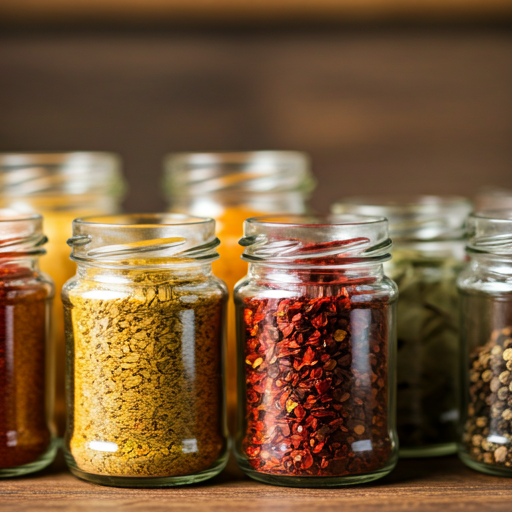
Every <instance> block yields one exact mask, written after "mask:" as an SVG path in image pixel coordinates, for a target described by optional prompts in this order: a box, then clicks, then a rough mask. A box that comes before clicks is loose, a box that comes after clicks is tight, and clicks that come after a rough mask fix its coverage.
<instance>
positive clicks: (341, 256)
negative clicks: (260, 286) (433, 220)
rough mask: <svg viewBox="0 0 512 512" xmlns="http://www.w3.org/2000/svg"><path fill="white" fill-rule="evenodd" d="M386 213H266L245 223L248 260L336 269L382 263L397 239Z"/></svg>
mask: <svg viewBox="0 0 512 512" xmlns="http://www.w3.org/2000/svg"><path fill="white" fill-rule="evenodd" d="M387 225H388V221H387V220H386V219H385V218H384V217H371V216H363V215H355V214H346V215H333V214H331V215H281V216H276V215H265V216H262V217H252V218H250V219H247V220H246V221H245V222H244V236H243V238H241V239H240V241H239V244H240V245H242V246H243V247H245V249H244V253H243V255H242V259H244V260H246V261H248V262H252V263H271V264H277V265H290V266H300V267H303V268H304V267H307V268H315V267H318V266H319V265H321V266H322V268H329V267H331V268H336V267H339V266H346V265H353V264H360V263H365V264H368V263H372V262H373V263H379V264H380V263H382V262H384V261H387V260H388V259H389V258H390V257H391V256H390V255H389V250H390V248H391V245H392V242H391V239H390V238H389V236H388V228H387Z"/></svg>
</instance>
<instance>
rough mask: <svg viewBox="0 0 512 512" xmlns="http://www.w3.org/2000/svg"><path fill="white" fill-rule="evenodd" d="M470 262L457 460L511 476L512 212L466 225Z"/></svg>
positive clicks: (465, 278) (464, 288)
mask: <svg viewBox="0 0 512 512" xmlns="http://www.w3.org/2000/svg"><path fill="white" fill-rule="evenodd" d="M468 232H469V240H468V245H467V253H468V255H469V257H470V262H469V263H468V265H467V267H466V269H465V270H464V271H463V272H462V274H461V275H460V277H459V279H458V282H457V284H458V288H459V291H460V294H461V307H462V310H461V319H462V324H461V330H462V332H461V335H462V336H461V337H462V406H461V428H460V432H461V437H460V439H459V447H458V451H459V456H460V458H461V459H462V461H463V462H465V463H466V464H467V465H468V466H470V467H472V468H473V469H476V470H479V471H482V472H484V473H490V474H493V475H499V476H509V477H512V211H510V210H508V211H506V210H505V211H484V212H480V213H476V214H472V215H471V216H470V217H469V221H468Z"/></svg>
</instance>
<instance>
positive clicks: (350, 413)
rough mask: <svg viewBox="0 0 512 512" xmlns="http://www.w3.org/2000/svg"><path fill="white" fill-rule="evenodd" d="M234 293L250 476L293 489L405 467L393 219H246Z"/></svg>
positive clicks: (244, 458)
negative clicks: (388, 266)
mask: <svg viewBox="0 0 512 512" xmlns="http://www.w3.org/2000/svg"><path fill="white" fill-rule="evenodd" d="M240 243H241V245H243V246H245V251H244V255H243V258H244V259H245V261H247V262H249V271H248V274H247V276H246V277H245V278H244V279H243V280H242V281H240V282H239V283H238V284H237V286H236V288H235V305H236V314H237V329H238V354H239V357H238V374H239V379H238V396H239V402H238V422H237V423H238V427H237V435H236V449H235V454H236V457H237V459H238V462H239V464H240V466H241V468H242V469H243V470H244V471H245V472H246V473H247V474H248V475H249V476H251V477H252V478H254V479H256V480H260V481H262V482H266V483H271V484H277V485H285V486H295V487H331V486H341V485H350V484H357V483H364V482H369V481H372V480H375V479H377V478H380V477H382V476H384V475H386V474H387V473H389V472H390V471H391V470H392V469H393V467H394V466H395V464H396V461H397V450H398V447H397V442H396V428H395V379H394V374H395V363H396V361H395V356H396V354H395V344H396V332H395V322H396V319H395V303H396V298H397V290H396V286H395V284H394V283H393V281H391V280H390V279H389V278H388V277H386V276H385V275H384V272H383V265H382V264H383V262H384V261H385V260H387V259H388V258H389V254H388V251H389V248H390V246H391V241H390V240H389V238H388V232H387V221H386V220H385V219H383V218H372V217H362V216H354V215H346V216H330V217H324V216H280V217H259V218H253V219H248V220H247V221H246V222H245V224H244V237H243V239H242V240H241V241H240Z"/></svg>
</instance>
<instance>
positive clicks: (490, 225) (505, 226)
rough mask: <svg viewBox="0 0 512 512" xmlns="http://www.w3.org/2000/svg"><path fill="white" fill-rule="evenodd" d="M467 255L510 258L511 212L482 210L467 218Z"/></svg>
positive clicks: (511, 237) (511, 254) (511, 243)
mask: <svg viewBox="0 0 512 512" xmlns="http://www.w3.org/2000/svg"><path fill="white" fill-rule="evenodd" d="M466 250H467V251H468V253H480V254H489V255H496V256H505V257H510V256H512V210H483V211H479V212H474V213H472V214H471V215H470V216H469V218H468V243H467V245H466Z"/></svg>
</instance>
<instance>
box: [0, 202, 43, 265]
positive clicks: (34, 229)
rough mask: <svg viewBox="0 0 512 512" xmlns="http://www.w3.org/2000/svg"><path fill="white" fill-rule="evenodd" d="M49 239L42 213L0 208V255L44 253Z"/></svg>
mask: <svg viewBox="0 0 512 512" xmlns="http://www.w3.org/2000/svg"><path fill="white" fill-rule="evenodd" d="M47 241H48V238H47V237H46V236H45V235H44V234H43V217H42V216H41V215H38V214H28V213H27V214H24V213H20V212H17V211H15V210H10V209H0V257H1V256H6V255H12V254H18V255H20V256H21V255H27V256H28V255H39V254H44V253H45V252H46V250H45V249H44V248H43V247H42V246H43V245H44V244H45V243H46V242H47Z"/></svg>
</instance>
